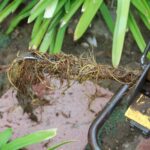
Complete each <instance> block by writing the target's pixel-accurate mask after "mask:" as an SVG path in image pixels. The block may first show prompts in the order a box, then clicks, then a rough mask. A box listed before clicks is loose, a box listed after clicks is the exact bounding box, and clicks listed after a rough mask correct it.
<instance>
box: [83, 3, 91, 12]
mask: <svg viewBox="0 0 150 150" xmlns="http://www.w3.org/2000/svg"><path fill="white" fill-rule="evenodd" d="M89 2H90V0H85V1H84V3H83V5H82V12H84V11H85V10H86V9H87V6H88V5H89Z"/></svg>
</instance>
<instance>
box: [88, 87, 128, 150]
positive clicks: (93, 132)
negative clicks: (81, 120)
mask: <svg viewBox="0 0 150 150" xmlns="http://www.w3.org/2000/svg"><path fill="white" fill-rule="evenodd" d="M128 87H129V86H128V85H124V86H123V87H121V89H119V91H118V92H117V94H115V95H114V96H113V97H112V99H111V101H110V104H109V105H108V106H107V107H105V108H104V110H103V111H102V112H99V114H98V116H97V117H96V119H95V120H94V122H93V123H92V124H91V126H90V129H89V132H88V144H89V145H90V148H91V150H101V148H100V146H99V144H98V140H97V137H98V131H99V129H100V128H101V127H102V126H103V125H104V123H105V121H106V120H107V119H108V117H109V116H110V114H111V113H112V112H113V110H114V109H115V107H116V106H117V104H118V103H119V102H120V101H121V99H122V96H123V95H124V93H125V92H126V91H127V90H128Z"/></svg>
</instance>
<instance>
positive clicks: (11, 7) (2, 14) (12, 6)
mask: <svg viewBox="0 0 150 150" xmlns="http://www.w3.org/2000/svg"><path fill="white" fill-rule="evenodd" d="M22 2H23V0H14V1H13V2H11V3H10V4H9V5H8V6H7V7H5V8H4V9H3V10H2V11H1V12H0V23H1V22H2V21H3V20H4V19H5V18H6V17H7V16H8V15H9V14H10V13H12V12H14V11H15V10H16V9H17V8H18V6H19V5H20V4H21V3H22Z"/></svg>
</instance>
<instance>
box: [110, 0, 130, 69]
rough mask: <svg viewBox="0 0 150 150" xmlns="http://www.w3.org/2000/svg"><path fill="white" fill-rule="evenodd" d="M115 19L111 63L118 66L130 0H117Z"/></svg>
mask: <svg viewBox="0 0 150 150" xmlns="http://www.w3.org/2000/svg"><path fill="white" fill-rule="evenodd" d="M117 2H118V4H117V19H116V25H115V29H114V35H113V48H112V64H113V66H114V67H115V68H117V67H118V65H119V63H120V59H121V54H122V49H123V44H124V38H125V33H126V26H127V20H128V14H129V7H130V0H118V1H117Z"/></svg>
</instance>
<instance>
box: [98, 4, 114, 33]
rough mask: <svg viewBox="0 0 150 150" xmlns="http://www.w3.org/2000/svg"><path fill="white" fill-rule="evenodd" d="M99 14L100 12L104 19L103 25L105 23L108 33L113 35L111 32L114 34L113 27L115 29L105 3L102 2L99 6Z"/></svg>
mask: <svg viewBox="0 0 150 150" xmlns="http://www.w3.org/2000/svg"><path fill="white" fill-rule="evenodd" d="M100 12H101V14H102V16H103V18H104V21H105V23H106V24H107V26H108V29H109V31H110V32H111V33H113V32H114V27H115V25H114V22H113V19H112V16H111V14H110V11H109V10H108V8H107V6H106V4H105V2H103V3H102V4H101V6H100Z"/></svg>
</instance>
